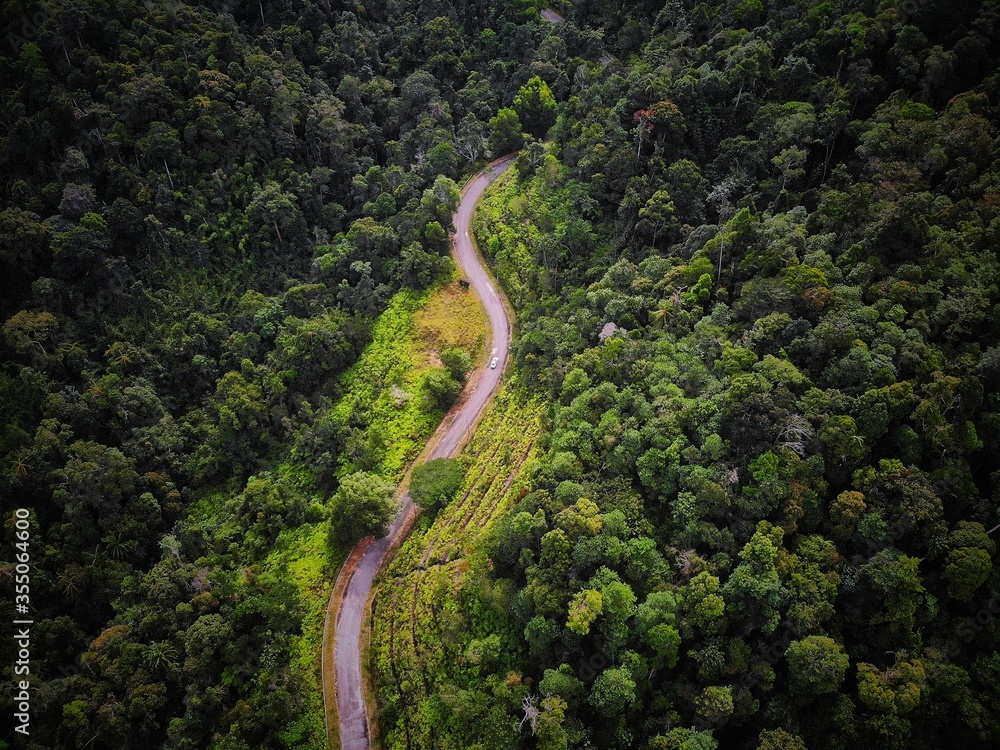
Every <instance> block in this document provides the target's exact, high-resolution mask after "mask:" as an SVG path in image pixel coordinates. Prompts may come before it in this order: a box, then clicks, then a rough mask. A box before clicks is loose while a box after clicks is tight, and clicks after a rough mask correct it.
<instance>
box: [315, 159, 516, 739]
mask: <svg viewBox="0 0 1000 750" xmlns="http://www.w3.org/2000/svg"><path fill="white" fill-rule="evenodd" d="M513 160H514V156H513V155H511V156H507V157H504V158H503V159H501V160H499V161H497V162H494V163H493V164H492V165H490V166H489V167H487V168H486V169H485V170H483V171H482V172H480V173H479V174H477V175H476V176H475V177H473V178H472V179H471V180H470V181H469V182H468V184H466V186H465V188H464V189H463V191H462V202H461V204H460V205H459V207H458V211H457V212H456V214H455V237H454V242H453V244H452V248H453V250H454V253H455V256H456V258H457V260H458V263H459V267H460V268H461V271H462V273H463V274H464V275H465V277H466V278H468V279H469V280H470V281H471V282H472V286H473V288H474V289H475V290H476V294H478V295H479V298H480V299H481V300H482V301H483V304H484V305H485V306H486V311H487V312H488V313H489V318H490V327H491V329H492V334H493V344H492V346H493V354H492V355H491V358H492V357H498V358H499V360H500V361H499V364H498V365H497V367H496V369H490V368H489V366H488V364H487V366H486V368H485V370H483V371H482V372H481V373H480V374H479V377H478V378H473V379H472V381H473V382H471V383H470V385H469V387H467V388H466V391H465V392H463V394H462V396H461V398H460V401H459V406H457V407H456V408H455V409H453V410H452V411H451V412H450V413H449V414H448V416H447V417H445V420H444V422H442V424H441V426H440V427H439V428H438V430H437V432H436V433H435V437H437V443H436V444H435V445H434V449H433V450H432V451H431V453H430V455H429V456H428V457H427V459H428V460H430V459H432V458H442V457H449V456H453V455H455V454H456V453H457V452H458V449H459V448H460V447H461V446H462V445H463V443H464V442H465V440H466V439H467V438H468V436H469V432H470V430H471V429H472V427H473V426H474V425H475V423H476V419H477V418H478V416H479V414H480V413H481V412H482V410H483V408H484V407H485V406H486V403H487V402H488V401H489V399H490V396H491V395H492V394H493V391H494V390H495V389H496V387H497V384H498V383H499V382H500V376H501V375H502V374H503V370H504V366H505V365H506V363H507V349H508V346H509V345H510V318H509V317H508V315H507V310H506V309H505V308H504V306H503V302H502V300H501V298H500V295H499V294H498V293H497V289H496V287H495V286H494V284H493V282H492V281H491V280H490V277H489V275H488V274H487V273H486V270H485V269H484V268H483V266H482V263H481V262H480V260H479V257H478V256H477V255H476V252H475V250H474V249H473V247H472V241H471V239H470V238H469V232H470V231H471V230H470V226H469V225H470V222H471V219H472V212H473V210H474V209H475V207H476V203H477V201H478V200H479V198H480V197H481V196H482V194H483V191H485V190H486V188H487V187H488V186H489V184H490V183H491V182H493V180H495V179H496V178H497V177H498V176H499V175H500V174H501V173H502V172H503V171H504V170H505V169H507V167H509V166H510V165H511V163H513ZM412 509H413V502H412V501H411V500H410V496H409V493H404V495H403V497H402V505H401V507H400V509H399V513H397V514H396V518H395V520H394V521H393V522H392V526H391V527H390V530H389V534H388V536H386V537H384V538H383V539H379V540H378V541H377V542H375V543H374V544H372V545H371V546H370V547H369V548H368V550H367V551H366V552H365V554H364V557H362V558H361V562H360V563H359V564H358V566H357V568H356V569H355V571H354V574H353V575H352V576H351V579H350V581H349V582H348V584H347V589H346V591H345V593H344V598H343V601H342V603H341V606H340V611H339V612H338V613H337V614H336V617H337V621H336V622H337V631H336V643H335V645H334V659H335V670H336V684H337V708H338V711H339V714H340V744H341V747H342V748H343V750H368V749H369V748H370V747H371V744H370V742H369V736H368V717H367V714H366V712H365V702H364V694H363V692H362V682H361V651H360V637H361V623H362V619H363V618H364V616H365V614H366V611H365V604H366V603H367V601H368V596H369V594H370V592H371V588H372V581H373V580H374V578H375V574H376V573H377V572H378V570H379V568H380V567H381V566H382V563H383V562H384V561H385V558H386V553H387V552H388V550H389V549H390V548H391V547H392V545H393V543H394V542H395V541H397V539H398V538H399V537H400V536H401V535H402V533H403V529H404V525H405V521H406V518H407V517H408V516H409V515H410V513H411V511H412Z"/></svg>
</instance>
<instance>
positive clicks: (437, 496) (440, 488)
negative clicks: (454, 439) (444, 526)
mask: <svg viewBox="0 0 1000 750" xmlns="http://www.w3.org/2000/svg"><path fill="white" fill-rule="evenodd" d="M464 479H465V467H464V466H462V462H461V461H459V460H458V459H457V458H435V459H434V460H432V461H427V462H425V463H422V464H419V465H418V466H417V467H416V468H415V469H414V470H413V473H412V474H411V475H410V498H411V499H412V500H413V502H415V503H416V504H417V505H419V506H420V507H421V508H424V509H425V510H435V509H436V508H438V507H440V506H442V505H447V504H448V502H449V501H451V499H452V498H453V497H454V496H455V493H456V492H458V490H459V488H460V487H461V486H462V482H463V480H464Z"/></svg>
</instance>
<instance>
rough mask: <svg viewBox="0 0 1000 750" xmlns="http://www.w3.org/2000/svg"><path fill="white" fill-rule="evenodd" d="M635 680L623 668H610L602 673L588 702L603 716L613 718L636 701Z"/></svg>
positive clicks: (592, 689)
mask: <svg viewBox="0 0 1000 750" xmlns="http://www.w3.org/2000/svg"><path fill="white" fill-rule="evenodd" d="M635 688H636V684H635V680H634V679H632V674H631V673H630V672H629V670H627V669H625V668H623V667H609V668H608V669H605V670H604V671H603V672H601V673H600V674H599V675H598V676H597V679H596V680H594V685H593V687H591V689H590V695H589V696H587V702H588V703H589V704H590V705H591V706H593V707H594V710H596V711H597V713H599V714H600V715H601V716H604V717H606V718H611V717H613V716H617V715H618V714H620V713H621V712H622V711H623V710H624V709H625V708H626V707H627V706H629V705H631V704H632V703H633V702H634V701H635Z"/></svg>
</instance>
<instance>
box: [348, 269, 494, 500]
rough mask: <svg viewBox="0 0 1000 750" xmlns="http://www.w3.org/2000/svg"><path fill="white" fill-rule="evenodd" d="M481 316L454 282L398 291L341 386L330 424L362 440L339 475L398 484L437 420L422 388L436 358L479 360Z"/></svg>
mask: <svg viewBox="0 0 1000 750" xmlns="http://www.w3.org/2000/svg"><path fill="white" fill-rule="evenodd" d="M485 340H486V314H485V311H484V310H483V308H482V305H481V304H480V303H479V300H478V299H477V298H476V296H475V293H474V292H472V290H470V289H462V288H461V287H460V285H459V283H458V280H457V278H452V279H449V280H448V281H447V282H445V283H444V284H441V285H439V286H437V287H434V288H432V289H430V290H428V291H425V292H420V293H416V292H412V291H408V290H407V291H402V292H399V293H398V294H396V296H395V297H393V299H392V301H391V302H390V304H389V307H388V309H387V310H386V311H385V312H384V313H383V314H382V315H381V317H379V319H378V322H377V323H376V324H375V327H374V330H373V337H372V343H371V344H370V345H369V346H368V347H367V348H366V349H365V351H364V353H363V354H362V355H361V357H360V359H359V360H358V362H357V363H356V364H355V365H354V366H353V367H352V368H351V369H350V370H348V371H347V372H346V373H345V374H344V376H343V378H342V381H341V383H342V387H343V389H344V396H343V397H342V398H341V399H340V400H339V401H338V402H337V404H336V406H334V409H333V411H334V414H333V418H334V419H335V420H337V421H339V422H340V423H341V424H345V425H351V426H356V427H357V428H358V430H359V431H361V432H363V435H364V439H363V441H362V442H363V445H364V448H363V449H359V450H358V451H357V452H355V453H354V454H353V455H350V452H349V454H348V455H345V456H342V457H341V465H340V472H341V473H342V474H348V473H350V472H352V471H355V470H357V469H359V468H363V469H365V470H368V471H374V472H376V473H378V474H380V475H382V476H383V477H385V478H386V479H390V480H393V481H396V480H399V478H400V477H401V475H402V473H403V472H404V471H405V469H406V466H407V465H408V464H409V462H410V461H411V460H413V458H414V457H415V456H416V455H417V454H418V453H419V452H420V449H421V448H422V447H423V444H424V441H425V440H426V439H427V437H428V436H429V435H430V434H431V432H433V431H434V428H435V427H437V425H438V423H439V422H440V421H441V418H442V417H443V416H444V413H443V412H442V411H441V410H440V409H437V408H429V407H428V406H427V404H426V403H425V401H424V399H423V397H422V396H423V385H424V380H425V379H426V377H427V375H428V373H429V372H431V371H432V370H433V369H434V368H435V367H440V363H441V360H440V358H439V352H440V351H441V350H442V349H445V348H449V347H460V348H462V349H465V350H466V351H467V352H469V355H470V357H471V358H472V361H473V362H475V361H477V360H478V358H479V357H480V355H481V353H482V349H483V344H484V342H485Z"/></svg>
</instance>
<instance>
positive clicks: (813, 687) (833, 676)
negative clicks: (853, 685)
mask: <svg viewBox="0 0 1000 750" xmlns="http://www.w3.org/2000/svg"><path fill="white" fill-rule="evenodd" d="M785 658H786V659H788V671H789V676H790V678H791V689H792V691H793V692H794V693H797V694H798V695H799V696H800V697H802V698H806V699H811V698H813V697H815V696H817V695H822V694H823V693H835V692H837V690H838V688H840V683H841V682H843V681H844V675H845V674H846V673H847V667H848V665H849V662H850V660H849V659H848V657H847V654H845V653H844V647H843V646H841V645H840V644H839V643H837V642H836V641H835V640H833V639H832V638H828V637H827V636H825V635H810V636H806V637H805V638H803V639H802V640H801V641H793V642H792V643H791V645H789V647H788V650H787V651H786V652H785Z"/></svg>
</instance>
